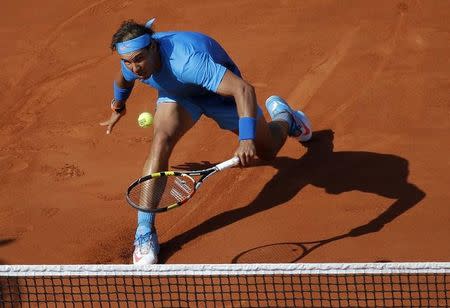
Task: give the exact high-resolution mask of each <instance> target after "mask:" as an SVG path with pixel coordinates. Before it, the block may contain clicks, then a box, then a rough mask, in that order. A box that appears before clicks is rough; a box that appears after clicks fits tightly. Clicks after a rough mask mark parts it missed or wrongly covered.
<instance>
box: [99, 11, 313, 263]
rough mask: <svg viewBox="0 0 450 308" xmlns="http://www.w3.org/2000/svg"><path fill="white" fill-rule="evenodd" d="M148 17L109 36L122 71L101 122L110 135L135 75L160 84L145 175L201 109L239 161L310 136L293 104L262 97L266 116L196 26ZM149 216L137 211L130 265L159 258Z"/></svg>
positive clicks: (159, 164) (164, 163)
mask: <svg viewBox="0 0 450 308" xmlns="http://www.w3.org/2000/svg"><path fill="white" fill-rule="evenodd" d="M154 21H155V19H151V20H149V21H148V22H147V23H146V24H139V23H136V22H134V21H133V20H128V21H125V22H123V23H122V24H121V26H120V27H119V29H118V30H117V32H116V33H115V34H114V35H113V37H112V42H111V49H112V50H113V51H117V53H118V56H119V58H120V71H119V72H118V74H117V76H116V78H115V80H114V82H113V90H114V98H113V100H112V102H111V108H112V114H111V117H110V118H109V120H107V121H105V122H103V123H100V125H102V126H106V133H107V134H110V133H111V131H112V128H113V126H114V125H115V124H116V122H117V121H118V120H119V118H120V117H121V116H122V115H124V111H125V108H126V104H125V102H126V101H127V99H128V97H129V96H130V93H131V91H132V89H133V86H134V84H135V81H136V80H139V81H140V82H142V83H144V84H146V85H149V86H151V87H153V88H155V89H156V90H157V91H158V99H157V102H156V111H155V116H154V124H153V140H152V145H151V149H150V153H149V155H148V157H147V160H146V162H145V165H144V169H143V174H144V175H146V174H149V173H153V172H157V171H161V170H167V169H168V161H169V157H170V155H171V152H172V150H173V148H174V146H175V144H176V143H177V142H178V140H179V139H180V138H181V137H182V136H183V135H184V134H185V133H186V132H187V131H188V130H189V129H190V128H192V127H193V126H194V124H195V123H196V122H197V121H198V119H199V118H200V117H201V116H202V115H205V116H207V117H209V118H212V119H213V120H214V121H215V122H216V123H217V124H218V125H219V126H220V127H221V128H222V129H226V130H229V131H232V132H234V133H235V134H236V135H237V137H238V142H237V143H238V146H237V149H236V151H235V152H234V155H235V156H237V157H239V159H240V164H241V166H247V165H248V164H249V163H250V162H251V161H252V160H253V159H254V158H255V156H257V157H259V158H260V159H263V160H271V159H273V158H274V157H275V156H276V154H277V153H278V151H279V150H280V148H281V147H282V146H283V144H284V143H285V141H286V138H287V136H291V137H294V138H296V139H298V140H299V141H302V142H303V141H307V140H309V139H310V138H311V134H312V131H311V124H310V122H309V120H308V118H307V117H306V116H305V114H304V113H302V112H301V111H296V110H293V109H291V107H290V106H289V105H288V103H287V102H286V101H285V100H283V99H282V98H281V97H279V96H271V97H269V98H268V99H267V101H266V108H267V110H268V112H269V114H270V116H271V118H272V121H271V122H270V123H267V122H266V120H265V119H264V116H263V113H262V110H261V108H260V107H259V106H258V104H257V102H256V95H255V89H254V88H253V86H252V85H251V84H249V83H248V82H247V81H245V80H244V79H243V78H242V76H241V73H240V71H239V69H238V67H237V66H236V64H235V63H234V62H233V60H232V59H231V58H230V57H229V56H228V54H227V53H226V52H225V50H224V49H223V48H222V47H221V46H220V45H219V43H217V42H216V41H215V40H214V39H212V38H210V37H208V36H206V35H204V34H201V33H194V32H155V31H153V30H152V25H153V23H154ZM154 222H155V218H154V214H149V213H144V212H141V211H140V212H138V224H137V230H136V235H135V242H134V245H135V249H134V253H133V263H134V264H153V263H156V262H157V259H158V253H159V244H158V238H157V234H156V230H155V224H154Z"/></svg>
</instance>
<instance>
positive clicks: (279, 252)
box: [231, 234, 350, 263]
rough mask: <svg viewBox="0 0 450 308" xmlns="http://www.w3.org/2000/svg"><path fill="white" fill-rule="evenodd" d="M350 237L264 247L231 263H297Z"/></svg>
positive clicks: (236, 258)
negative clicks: (333, 243) (322, 248)
mask: <svg viewBox="0 0 450 308" xmlns="http://www.w3.org/2000/svg"><path fill="white" fill-rule="evenodd" d="M349 236H350V235H349V234H344V235H339V236H334V237H332V238H329V239H324V240H319V241H312V242H301V243H300V242H289V243H275V244H269V245H263V246H259V247H256V248H252V249H249V250H246V251H244V252H241V253H240V254H238V255H237V256H235V257H234V258H233V259H232V260H231V263H295V262H297V261H300V260H301V259H303V258H304V257H306V256H307V255H309V254H310V253H311V252H313V251H314V250H316V249H317V248H319V247H321V246H323V245H325V244H328V243H331V242H334V241H337V240H341V239H343V238H346V237H349Z"/></svg>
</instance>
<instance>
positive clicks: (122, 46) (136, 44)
mask: <svg viewBox="0 0 450 308" xmlns="http://www.w3.org/2000/svg"><path fill="white" fill-rule="evenodd" d="M155 20H156V18H152V19H150V20H149V21H147V23H146V24H145V27H146V28H151V27H152V25H153V23H154V22H155ZM150 42H151V36H150V35H149V34H147V33H146V34H143V35H141V36H138V37H136V38H134V39H132V40H128V41H125V42H121V43H117V44H116V49H117V53H118V54H119V55H123V54H126V53H130V52H133V51H136V50H139V49H142V48H145V47H147V46H148V45H150Z"/></svg>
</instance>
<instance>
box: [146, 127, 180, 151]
mask: <svg viewBox="0 0 450 308" xmlns="http://www.w3.org/2000/svg"><path fill="white" fill-rule="evenodd" d="M175 143H176V138H174V137H173V136H171V135H169V134H166V133H163V132H156V133H155V135H154V136H153V140H152V146H153V147H154V148H156V150H157V151H156V152H171V151H172V149H173V148H174V146H175Z"/></svg>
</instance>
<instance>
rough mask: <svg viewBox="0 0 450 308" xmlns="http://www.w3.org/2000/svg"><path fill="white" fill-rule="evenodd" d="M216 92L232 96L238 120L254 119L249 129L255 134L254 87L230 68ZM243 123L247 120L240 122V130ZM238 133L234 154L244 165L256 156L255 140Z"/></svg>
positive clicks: (255, 108)
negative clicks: (238, 137) (237, 144)
mask: <svg viewBox="0 0 450 308" xmlns="http://www.w3.org/2000/svg"><path fill="white" fill-rule="evenodd" d="M216 92H217V93H218V94H220V95H224V96H233V97H234V100H235V102H236V106H237V110H238V114H239V118H240V119H241V120H240V122H241V121H242V119H244V121H248V120H250V121H254V123H253V124H252V125H253V127H252V128H251V129H253V130H254V132H253V134H256V121H257V103H256V93H255V88H254V87H253V86H252V85H251V84H249V83H248V82H246V81H245V80H243V79H242V78H240V77H239V76H237V75H235V74H233V72H231V71H230V70H227V71H226V72H225V75H224V76H223V78H222V81H221V82H220V84H219V86H218V88H217V90H216ZM245 125H248V122H247V123H245V122H244V123H240V124H239V128H240V130H241V129H244V128H245ZM239 135H240V140H239V147H238V148H237V150H236V152H235V155H236V156H238V157H239V159H240V161H241V164H242V165H243V166H246V165H248V164H249V163H250V161H251V160H252V159H254V157H255V156H256V147H255V141H254V138H251V136H246V137H243V134H242V132H241V131H240V132H239ZM254 137H255V136H254ZM241 138H244V139H241Z"/></svg>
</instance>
